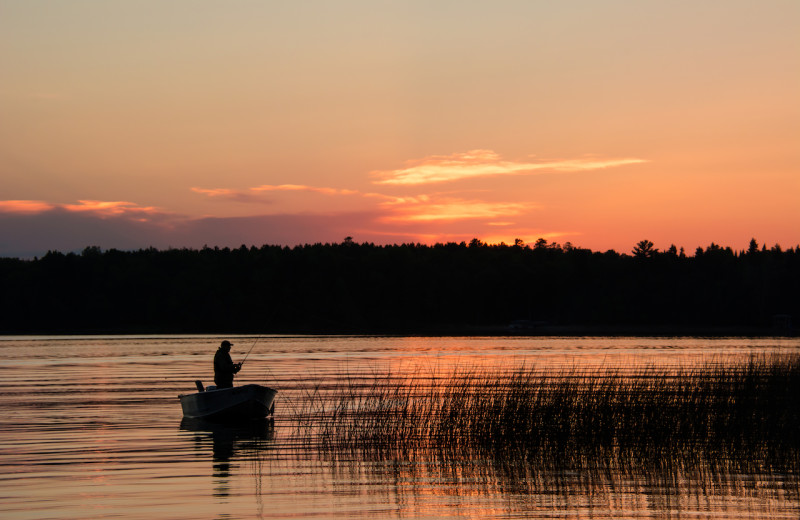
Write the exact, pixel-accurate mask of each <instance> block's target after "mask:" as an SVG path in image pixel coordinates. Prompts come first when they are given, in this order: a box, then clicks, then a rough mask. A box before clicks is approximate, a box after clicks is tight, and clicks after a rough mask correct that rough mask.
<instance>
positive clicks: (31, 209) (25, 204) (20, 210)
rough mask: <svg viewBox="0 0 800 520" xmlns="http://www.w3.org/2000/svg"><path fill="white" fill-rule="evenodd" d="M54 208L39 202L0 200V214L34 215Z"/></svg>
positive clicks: (47, 203)
mask: <svg viewBox="0 0 800 520" xmlns="http://www.w3.org/2000/svg"><path fill="white" fill-rule="evenodd" d="M54 207H55V206H54V205H53V204H50V203H49V202H43V201H41V200H0V213H17V214H36V213H42V212H44V211H50V210H52V209H53V208H54Z"/></svg>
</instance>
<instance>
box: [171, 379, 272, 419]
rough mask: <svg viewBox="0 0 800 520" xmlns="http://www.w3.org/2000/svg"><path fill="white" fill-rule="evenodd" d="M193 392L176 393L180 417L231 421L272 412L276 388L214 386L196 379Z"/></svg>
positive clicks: (263, 415)
mask: <svg viewBox="0 0 800 520" xmlns="http://www.w3.org/2000/svg"><path fill="white" fill-rule="evenodd" d="M196 384H197V389H198V390H199V391H198V392H197V393H195V394H185V395H179V396H178V398H179V399H180V400H181V408H183V416H184V417H187V418H189V419H205V420H207V421H224V422H235V421H243V420H252V419H263V418H264V417H266V416H267V415H272V414H273V413H274V412H275V402H274V400H275V394H277V393H278V391H277V390H274V389H272V388H269V387H266V386H261V385H243V386H234V387H232V388H219V389H218V388H216V387H214V386H209V387H208V388H203V385H202V384H201V383H200V382H199V381H198V382H196Z"/></svg>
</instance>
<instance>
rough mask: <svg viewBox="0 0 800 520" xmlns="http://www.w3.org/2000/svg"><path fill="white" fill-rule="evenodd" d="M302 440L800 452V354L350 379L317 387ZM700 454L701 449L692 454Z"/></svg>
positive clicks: (571, 452)
mask: <svg viewBox="0 0 800 520" xmlns="http://www.w3.org/2000/svg"><path fill="white" fill-rule="evenodd" d="M296 417H297V421H296V424H297V425H298V432H299V436H300V437H302V438H304V439H305V441H306V442H307V443H309V444H314V445H317V446H319V447H320V448H321V449H324V450H328V451H342V450H362V451H363V450H369V451H373V452H378V451H382V452H387V451H388V452H396V453H401V454H402V455H403V456H404V457H409V456H412V455H413V454H414V453H418V452H420V451H425V453H426V456H427V457H429V456H430V453H431V452H432V451H436V452H438V453H440V454H442V455H443V456H453V455H458V454H469V455H470V456H472V457H474V456H476V454H482V455H485V456H489V457H491V458H492V459H498V458H501V459H502V458H504V457H508V456H513V458H514V459H520V458H523V459H529V460H533V459H537V458H541V457H545V458H547V459H548V460H553V459H554V458H556V459H557V458H561V457H566V458H570V459H575V458H576V457H577V458H580V457H593V456H596V455H597V454H599V453H603V454H606V455H608V454H616V455H615V456H617V457H619V455H620V453H626V454H627V455H626V456H635V457H639V458H642V457H645V458H653V459H664V458H665V457H667V458H670V459H671V458H673V457H674V455H675V454H681V453H683V454H684V458H686V457H688V458H691V457H692V456H695V455H696V454H698V453H701V454H702V456H703V457H704V458H706V459H708V458H712V459H713V458H715V457H718V458H720V459H726V460H728V459H730V458H731V454H736V453H739V454H746V456H747V457H750V458H752V459H754V460H755V459H757V460H760V461H765V460H777V461H781V462H784V463H786V462H790V461H794V462H793V463H791V464H790V466H792V468H794V469H795V470H796V469H797V466H798V462H797V454H798V452H800V419H799V417H800V355H796V354H793V355H774V356H768V357H765V356H761V357H751V358H750V359H748V360H746V361H740V362H732V363H721V362H718V363H707V364H704V365H700V366H693V367H683V368H655V367H644V368H642V369H638V370H627V371H622V370H613V369H604V368H594V369H588V370H581V369H578V368H570V369H564V370H562V371H559V372H556V373H548V372H542V371H538V370H536V369H532V368H525V367H522V368H519V369H514V370H501V369H495V370H492V369H489V370H486V369H460V370H458V371H457V372H456V373H454V374H452V375H447V376H444V377H439V376H437V375H436V374H435V373H426V372H424V371H422V370H419V371H417V372H415V373H413V374H411V375H393V374H391V373H384V374H378V373H374V374H369V375H361V376H351V377H349V378H347V380H346V381H345V382H344V383H343V384H341V385H337V386H333V387H329V388H322V387H315V388H313V389H311V390H310V391H309V392H308V394H307V395H306V396H305V398H304V399H303V404H302V406H301V409H300V410H298V411H297V413H296ZM693 454H694V455H693Z"/></svg>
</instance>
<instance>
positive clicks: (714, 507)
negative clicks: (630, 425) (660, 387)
mask: <svg viewBox="0 0 800 520" xmlns="http://www.w3.org/2000/svg"><path fill="white" fill-rule="evenodd" d="M221 339H222V338H219V337H209V336H168V337H161V336H160V337H141V336H139V337H129V336H107V337H94V336H93V337H0V364H1V365H2V367H3V368H2V371H1V372H0V405H1V406H2V411H3V412H2V419H1V421H2V429H0V517H2V518H4V519H44V518H123V519H125V518H130V519H134V518H136V519H141V518H158V519H172V518H175V519H178V518H180V519H198V518H297V517H302V518H312V517H317V518H370V519H375V518H412V519H415V518H447V517H454V518H539V517H541V518H562V517H563V518H600V519H603V518H666V517H669V518H693V519H694V518H743V517H744V518H769V519H777V518H792V519H796V518H798V516H800V497H798V475H796V474H795V475H789V474H782V473H780V471H775V470H774V468H763V470H761V471H758V472H752V471H751V472H749V473H742V472H741V471H740V470H737V469H735V468H729V467H726V466H725V464H724V463H716V464H707V463H705V462H704V461H691V460H689V461H687V460H684V459H675V460H665V461H664V462H663V464H661V465H659V466H658V467H655V468H652V467H648V469H644V468H643V467H641V466H640V465H637V463H636V461H619V460H618V461H615V462H614V463H611V464H609V465H598V466H596V467H593V466H587V467H584V468H582V469H575V468H574V467H565V466H564V465H563V464H561V463H559V462H558V461H542V462H541V464H529V465H514V464H513V463H511V462H513V461H497V460H485V459H484V460H480V459H475V460H459V461H453V460H442V459H439V458H437V457H435V456H426V455H425V454H419V453H417V454H405V455H402V456H401V455H397V456H392V457H374V456H365V455H363V454H359V453H358V452H357V450H354V451H353V452H350V453H338V454H331V453H322V452H320V451H318V450H315V449H313V448H310V447H308V446H306V445H303V444H302V443H298V442H297V441H296V437H295V436H294V435H293V431H294V427H295V425H294V424H293V417H294V415H293V414H294V411H296V410H297V409H299V408H302V400H303V399H304V396H307V395H308V392H309V389H312V388H316V387H318V386H319V385H320V384H322V385H328V386H334V385H336V384H337V382H340V381H342V380H343V379H344V378H352V377H353V376H354V375H365V374H371V373H384V372H387V371H391V372H392V373H393V374H401V375H402V374H404V373H419V371H420V370H430V371H436V372H437V373H443V372H444V373H447V372H449V371H451V370H459V369H463V368H465V367H472V366H476V365H477V366H482V367H499V368H515V367H519V366H526V367H531V366H535V367H537V368H542V367H553V369H554V370H557V369H560V368H564V367H567V368H570V367H578V368H582V367H589V366H600V367H623V368H625V367H633V366H637V365H641V364H645V363H648V364H658V365H664V366H673V365H674V366H680V365H686V364H692V363H698V362H705V361H709V360H710V361H714V362H723V363H724V362H728V361H730V360H731V359H736V358H740V357H745V356H748V355H749V354H750V353H753V352H774V351H780V352H786V351H791V352H798V351H800V340H798V339H750V338H728V339H697V338H694V339H693V338H688V339H687V338H682V339H653V338H456V337H453V338H386V337H262V338H260V339H258V342H257V344H255V347H254V348H253V350H252V353H251V354H250V356H249V358H248V359H247V363H246V364H245V367H244V369H243V371H242V372H241V373H240V375H239V377H238V378H237V384H244V383H260V384H267V385H269V386H272V387H274V388H276V389H278V390H279V394H278V401H277V406H276V419H275V421H274V424H262V425H258V426H257V427H256V428H253V429H248V430H236V429H226V428H210V427H208V425H197V424H191V423H187V422H186V421H183V422H182V420H181V419H182V416H181V409H180V404H179V402H178V400H177V395H178V394H180V393H189V392H192V391H194V383H193V381H194V380H195V379H202V380H204V381H205V382H206V384H208V383H210V382H211V379H212V374H211V359H212V356H213V354H214V351H215V350H216V347H217V345H218V344H219V342H220V340H221ZM228 339H231V340H232V341H233V342H234V343H235V344H236V345H235V346H234V349H233V352H232V354H233V357H234V360H240V359H241V358H242V357H244V354H245V353H246V352H247V350H248V349H249V348H250V347H251V346H252V345H253V344H254V341H256V338H255V337H238V338H237V337H229V338H228Z"/></svg>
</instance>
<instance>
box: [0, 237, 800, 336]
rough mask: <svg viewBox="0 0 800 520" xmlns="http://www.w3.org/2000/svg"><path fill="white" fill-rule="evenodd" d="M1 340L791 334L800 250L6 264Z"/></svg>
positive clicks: (124, 258)
mask: <svg viewBox="0 0 800 520" xmlns="http://www.w3.org/2000/svg"><path fill="white" fill-rule="evenodd" d="M0 284H2V285H1V286H2V293H0V334H73V333H75V334H100V333H148V334H159V333H221V334H228V333H245V334H249V333H253V334H271V333H276V334H307V333H312V334H350V333H359V334H498V333H499V334H507V333H513V334H647V335H649V334H653V335H673V334H675V335H679V334H702V335H715V334H764V335H771V334H787V335H788V334H793V333H795V332H796V329H795V328H794V326H793V323H792V319H793V318H795V319H796V318H797V317H798V316H800V297H799V295H800V246H798V247H795V248H789V249H785V250H784V249H782V248H781V247H780V246H777V245H776V246H773V247H771V248H767V247H766V246H764V245H761V246H759V244H758V243H757V242H756V240H755V239H753V240H751V242H750V247H749V248H748V249H747V250H741V251H734V250H732V249H731V248H730V247H723V246H720V245H717V244H714V243H712V244H711V245H709V246H708V247H706V248H697V250H696V251H695V252H694V254H692V255H687V254H686V253H685V252H684V251H683V249H681V250H678V249H677V248H676V247H674V246H671V247H669V248H668V249H665V250H659V249H657V248H656V247H654V244H653V243H652V242H650V241H649V240H642V241H641V242H639V243H638V244H635V246H634V247H633V249H632V250H631V251H630V252H626V253H618V252H616V251H613V250H609V251H605V252H594V251H591V250H589V249H582V248H579V247H574V246H572V245H571V244H569V243H567V244H565V245H559V244H557V243H548V242H547V241H546V240H544V239H539V240H538V241H536V243H535V244H530V245H529V244H525V243H523V242H522V241H521V240H516V241H515V244H514V245H506V244H499V245H489V244H485V243H483V242H481V241H480V240H478V239H473V240H472V241H471V242H469V243H466V242H461V243H444V244H435V245H421V244H414V243H409V244H402V245H375V244H372V243H357V242H355V241H353V239H352V238H351V237H347V238H346V239H344V240H343V241H342V242H341V243H327V244H309V245H302V246H295V247H286V246H277V245H264V246H262V247H255V246H251V247H246V246H244V245H243V246H241V247H240V248H233V249H231V248H218V247H214V248H211V247H204V248H202V249H168V250H157V249H153V248H150V249H141V250H137V251H120V250H114V249H111V250H106V251H103V250H101V249H100V248H98V247H87V248H86V249H84V250H83V251H82V252H81V253H66V254H65V253H61V252H55V251H51V252H48V253H47V254H46V255H44V256H43V257H41V258H35V259H32V260H23V259H16V258H0Z"/></svg>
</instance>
